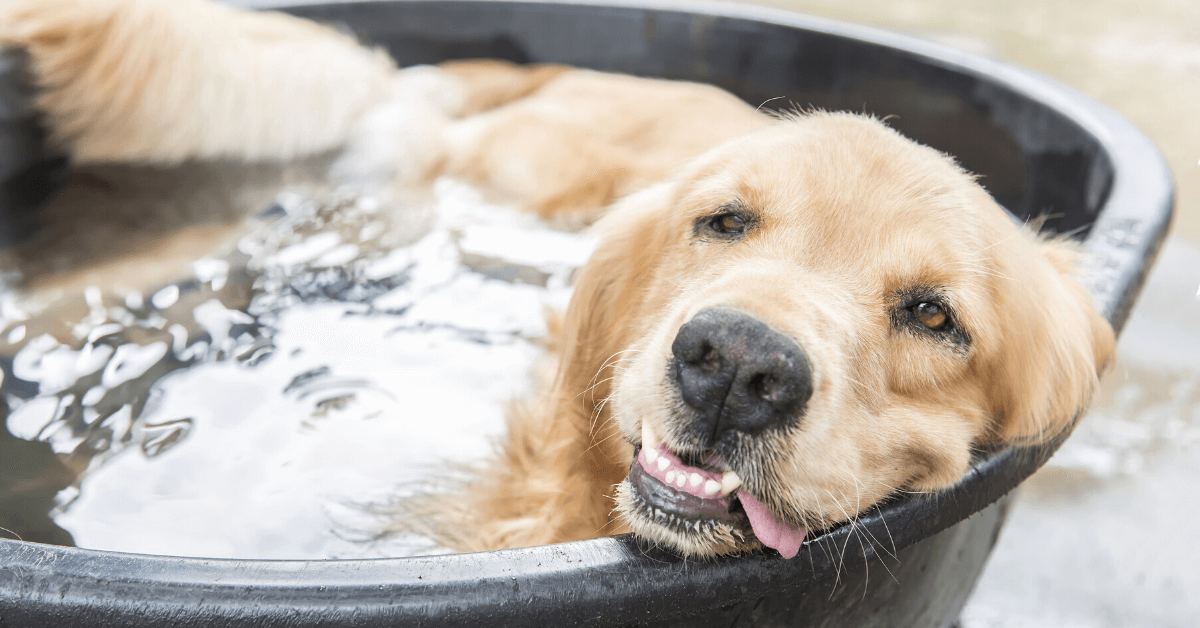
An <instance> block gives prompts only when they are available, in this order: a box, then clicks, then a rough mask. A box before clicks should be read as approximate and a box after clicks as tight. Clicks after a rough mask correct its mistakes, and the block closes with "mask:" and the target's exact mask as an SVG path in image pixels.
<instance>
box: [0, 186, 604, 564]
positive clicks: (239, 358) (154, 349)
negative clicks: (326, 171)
mask: <svg viewBox="0 0 1200 628" xmlns="http://www.w3.org/2000/svg"><path fill="white" fill-rule="evenodd" d="M435 194H436V197H437V198H436V205H437V207H436V219H435V223H434V224H433V226H432V228H429V229H427V231H426V232H425V234H424V235H423V237H420V239H418V240H417V241H415V242H413V243H411V244H408V245H406V246H399V247H394V246H391V245H390V244H389V230H390V229H391V227H389V222H388V221H387V220H386V219H385V216H384V214H385V213H386V212H383V211H381V209H380V207H379V203H378V202H377V200H376V199H375V198H373V197H371V196H370V195H363V194H351V193H346V192H330V193H322V194H317V195H315V196H306V195H302V194H297V193H293V192H285V193H282V194H281V195H280V196H279V197H278V198H277V200H276V203H275V204H274V206H273V208H272V210H270V211H268V212H266V213H265V214H264V215H263V216H260V217H259V218H257V219H256V220H254V221H251V225H252V227H253V228H249V229H248V231H249V232H248V233H246V234H245V235H244V236H243V237H241V239H240V240H239V241H237V245H236V247H234V248H233V249H232V250H231V251H229V252H227V253H225V254H220V255H212V256H207V257H201V258H199V259H195V260H194V262H193V263H192V264H191V268H190V272H189V273H187V274H188V275H190V276H188V277H185V278H184V279H183V280H182V281H172V282H167V283H164V284H163V285H159V286H156V287H155V288H154V289H152V290H148V291H146V292H145V293H142V292H139V291H121V290H113V289H106V288H102V287H100V286H95V285H93V286H89V287H86V288H84V289H82V290H81V291H79V292H78V293H73V294H72V293H67V294H65V295H63V296H60V297H59V298H58V299H57V301H56V302H57V303H63V302H71V301H72V300H74V301H75V302H77V304H78V306H79V307H78V308H77V310H76V311H77V315H76V316H75V317H71V316H64V315H63V312H69V311H71V310H70V308H63V307H61V306H60V307H57V308H56V309H55V308H49V309H43V310H42V311H40V312H31V311H28V310H29V309H30V308H33V307H37V306H36V305H31V304H29V303H22V302H21V301H20V300H18V299H16V297H9V300H8V301H7V302H5V303H4V304H3V310H2V311H0V314H2V315H3V316H4V318H5V321H4V331H3V332H2V333H0V356H3V357H4V358H6V360H5V362H4V371H3V376H4V381H3V387H2V388H0V392H2V393H3V398H4V400H5V401H6V402H7V405H8V412H7V416H6V417H5V419H4V421H3V423H2V424H3V425H4V426H5V427H6V428H7V431H8V432H9V433H10V434H11V435H12V436H13V437H16V439H20V441H21V442H22V443H25V444H29V445H31V447H32V448H26V449H25V457H26V459H29V458H30V457H31V456H35V455H40V456H41V462H40V463H39V464H41V465H42V466H43V467H45V470H44V471H41V472H39V473H31V472H28V469H26V472H25V475H26V476H29V477H23V478H20V479H19V480H18V481H17V482H16V484H15V485H14V486H16V488H15V489H14V488H12V487H9V491H8V493H9V495H8V497H11V496H12V495H17V494H19V493H20V491H19V489H20V487H21V486H24V487H26V488H29V489H31V490H32V489H33V488H36V489H38V490H40V491H41V493H40V494H42V495H43V496H44V497H45V499H42V500H41V501H38V500H32V501H30V500H26V502H24V503H25V508H26V512H24V513H18V515H17V520H20V518H21V517H22V516H23V517H25V519H30V520H31V519H36V518H37V517H39V516H41V517H43V518H44V516H45V514H46V513H45V511H46V509H49V516H50V517H51V518H52V519H53V523H54V524H56V526H57V527H59V528H61V530H57V529H54V526H53V525H49V524H48V522H47V526H45V527H47V528H49V529H48V531H46V532H45V534H44V535H43V539H42V540H51V541H55V542H69V540H70V539H67V538H66V537H65V533H69V535H70V538H72V539H73V540H74V543H75V544H77V545H79V546H81V547H88V548H96V549H106V550H119V551H127V552H139V553H152V554H167V555H180V556H205V557H236V558H335V557H336V558H355V557H375V556H403V555H411V554H414V553H429V552H437V551H439V550H438V548H432V547H430V546H429V545H428V543H427V542H426V541H424V540H422V539H415V538H406V537H389V538H384V539H376V538H373V537H372V534H373V531H374V530H376V529H378V526H379V522H378V521H377V520H375V519H374V518H373V516H372V515H370V514H368V513H369V509H368V508H365V507H364V506H369V505H370V504H378V503H382V502H386V501H387V500H390V499H394V498H395V497H396V496H398V495H402V494H403V493H404V492H405V491H408V490H412V489H413V487H415V486H417V485H419V484H420V483H421V482H423V481H427V480H429V479H430V478H431V477H434V476H436V475H437V474H438V473H439V472H440V471H441V470H442V469H443V468H444V467H445V465H446V464H447V463H448V462H469V461H471V460H477V459H479V458H481V457H482V456H484V455H486V454H487V453H488V451H489V447H490V446H491V441H492V439H493V438H494V437H496V436H497V435H498V434H500V433H501V431H502V429H503V424H504V421H503V413H504V408H505V405H506V402H507V401H508V400H509V399H512V398H514V397H515V396H517V395H519V394H520V393H521V392H522V391H524V390H527V389H528V388H529V386H530V385H531V377H532V375H531V371H532V368H533V367H534V366H535V363H536V362H537V361H538V359H539V356H540V355H541V350H540V348H539V341H540V340H541V339H542V337H543V336H544V334H545V333H546V328H545V323H544V314H545V311H546V309H547V308H561V307H565V305H566V302H567V299H568V298H569V293H570V289H569V287H568V279H569V277H570V275H571V273H572V272H573V270H574V269H575V268H577V267H578V266H579V265H581V264H582V263H583V262H584V261H585V260H586V257H587V255H588V254H589V252H590V250H591V248H592V246H593V245H592V242H591V241H590V239H589V238H588V237H587V236H584V235H581V234H572V233H564V232H560V231H553V230H550V229H549V228H547V227H545V226H543V225H541V224H540V223H539V222H538V221H537V220H536V219H534V218H533V217H531V216H529V215H527V214H522V213H520V212H518V211H516V210H514V209H512V208H507V207H501V206H495V205H491V204H489V203H487V202H485V201H484V200H483V199H482V198H481V197H480V196H478V194H476V193H475V192H474V191H473V190H471V189H470V188H467V187H465V186H463V185H460V184H456V183H454V182H451V181H440V182H439V183H438V184H437V186H436V187H435ZM392 235H395V234H392ZM392 240H395V238H394V237H393V238H392ZM50 309H52V310H53V315H51V314H50V312H49V310H50ZM6 438H8V440H7V441H4V442H8V443H12V442H13V441H12V439H11V437H6ZM4 446H5V445H4V444H3V442H0V448H2V447H4ZM36 447H40V448H41V449H34V448H36ZM2 451H6V450H3V449H0V452H2ZM51 452H52V454H51ZM12 464H15V463H14V462H13V461H5V462H0V491H3V490H4V489H5V485H4V484H3V477H4V474H5V473H8V472H6V471H4V470H3V467H4V466H6V465H12ZM27 466H28V465H27ZM35 466H36V465H35ZM22 482H23V484H22ZM10 484H12V483H10ZM47 487H53V488H55V489H56V492H54V493H53V496H52V497H50V493H49V492H48V491H47ZM27 493H28V492H27ZM29 494H37V492H36V491H34V492H33V493H29ZM5 499H6V497H5V496H4V495H3V494H0V510H3V509H4V508H5V507H4V504H5V503H6V502H5V501H4V500H5ZM9 501H11V500H9ZM39 507H40V508H41V509H42V511H41V512H38V511H37V509H38V508H39ZM8 509H9V510H12V507H11V505H10V506H9V507H8ZM9 519H13V517H9ZM26 529H37V527H36V526H33V527H29V526H26ZM63 531H65V533H64V532H63Z"/></svg>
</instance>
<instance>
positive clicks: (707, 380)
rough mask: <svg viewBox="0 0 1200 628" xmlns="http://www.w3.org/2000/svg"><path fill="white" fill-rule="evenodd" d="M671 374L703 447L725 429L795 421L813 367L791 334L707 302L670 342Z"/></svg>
mask: <svg viewBox="0 0 1200 628" xmlns="http://www.w3.org/2000/svg"><path fill="white" fill-rule="evenodd" d="M671 352H672V353H673V354H674V356H675V361H674V377H675V383H676V385H677V386H678V387H679V392H680V396H681V397H682V398H683V402H684V403H685V404H687V406H688V407H690V408H691V409H692V410H693V411H694V412H695V422H694V431H695V432H696V433H697V435H698V436H700V437H701V439H703V440H705V441H706V442H705V443H704V444H705V445H710V446H711V445H713V444H715V443H716V442H717V441H718V440H720V438H721V436H722V435H723V434H725V433H726V432H729V431H731V430H735V431H738V432H742V433H745V434H751V435H754V434H758V433H759V432H762V431H763V430H764V429H766V428H768V427H771V426H776V425H783V424H786V423H788V422H791V421H794V420H796V419H797V418H798V417H799V416H800V414H801V413H802V412H803V409H804V406H805V405H806V404H807V402H808V399H809V397H811V396H812V369H811V367H810V365H809V362H808V356H807V355H805V353H804V350H803V349H802V348H801V347H800V345H799V344H798V343H796V341H795V340H793V339H791V338H789V337H788V336H785V335H783V334H781V333H779V332H777V331H775V330H773V329H771V328H770V327H768V326H767V324H766V323H763V322H762V321H760V320H758V319H756V318H754V317H753V316H751V315H750V314H747V313H745V312H742V311H740V310H736V309H733V308H712V309H708V310H704V311H703V312H700V313H699V314H697V315H696V316H695V317H694V318H692V320H690V321H688V322H687V323H684V324H683V325H682V326H681V327H680V328H679V332H678V333H677V334H676V336H675V341H674V342H673V343H672V344H671Z"/></svg>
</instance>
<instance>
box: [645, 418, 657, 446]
mask: <svg viewBox="0 0 1200 628" xmlns="http://www.w3.org/2000/svg"><path fill="white" fill-rule="evenodd" d="M657 444H658V439H657V438H655V437H654V432H653V431H652V430H651V429H650V424H649V423H647V422H645V421H642V449H654V446H655V445H657Z"/></svg>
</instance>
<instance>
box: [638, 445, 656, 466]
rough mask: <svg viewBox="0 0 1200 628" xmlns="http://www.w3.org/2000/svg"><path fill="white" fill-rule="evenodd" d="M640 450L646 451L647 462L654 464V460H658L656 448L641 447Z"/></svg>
mask: <svg viewBox="0 0 1200 628" xmlns="http://www.w3.org/2000/svg"><path fill="white" fill-rule="evenodd" d="M642 451H644V452H646V461H647V462H649V463H651V464H654V461H655V460H658V450H657V449H646V448H644V447H643V448H642Z"/></svg>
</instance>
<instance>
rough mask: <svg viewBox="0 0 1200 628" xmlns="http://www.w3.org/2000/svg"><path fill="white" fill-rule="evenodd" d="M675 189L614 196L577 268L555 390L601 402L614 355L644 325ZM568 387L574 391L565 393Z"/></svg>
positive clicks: (658, 188)
mask: <svg viewBox="0 0 1200 628" xmlns="http://www.w3.org/2000/svg"><path fill="white" fill-rule="evenodd" d="M673 198H674V186H673V185H671V184H660V185H657V186H654V187H652V188H649V189H646V190H643V191H642V192H639V193H637V194H633V195H631V196H628V197H626V198H624V199H622V200H621V201H618V202H617V203H616V204H615V205H614V206H613V207H612V209H610V210H609V212H608V214H606V215H605V216H604V218H602V219H601V220H600V222H598V223H597V224H596V225H595V226H594V227H593V229H594V233H595V234H596V235H597V236H598V237H599V244H598V246H597V248H596V251H595V252H594V253H593V254H592V256H591V258H590V259H589V260H588V262H587V264H585V265H584V267H583V268H582V269H581V270H580V271H579V275H578V278H577V280H576V284H575V294H574V296H573V297H572V298H571V305H570V306H569V307H568V309H567V315H566V317H565V320H564V323H563V345H562V346H563V354H562V362H561V366H560V369H559V378H558V379H559V381H558V384H559V388H560V390H561V391H562V392H564V393H570V394H577V393H580V392H582V391H583V390H584V389H587V388H589V387H590V386H592V385H593V384H596V382H601V383H600V384H599V385H596V386H595V388H594V389H592V390H591V392H589V394H588V395H586V397H587V399H589V400H591V399H596V400H600V399H604V398H605V397H606V396H607V395H608V391H609V386H608V385H607V383H606V382H605V380H607V379H608V378H610V377H612V373H611V369H612V368H613V365H614V364H615V363H616V362H617V361H618V360H619V359H620V358H621V357H622V355H623V354H620V352H621V351H623V350H624V349H625V348H626V347H628V346H629V345H630V344H631V343H633V342H634V341H635V340H636V339H637V338H638V337H639V336H640V335H641V334H642V333H644V332H645V330H644V329H638V328H637V326H638V325H644V324H645V321H646V318H645V317H644V316H643V314H644V312H645V310H646V308H647V307H648V306H649V303H648V300H649V299H650V298H651V297H650V295H649V294H648V291H647V289H646V287H647V286H648V285H649V284H650V282H651V281H652V280H653V277H654V276H655V273H656V272H657V269H658V267H659V265H660V263H661V259H662V256H663V255H665V254H666V252H667V251H668V250H669V246H670V240H671V237H672V232H671V228H670V226H669V225H672V224H673V222H672V221H671V220H670V219H669V214H670V206H671V202H672V199H673ZM572 391H573V392H572Z"/></svg>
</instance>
